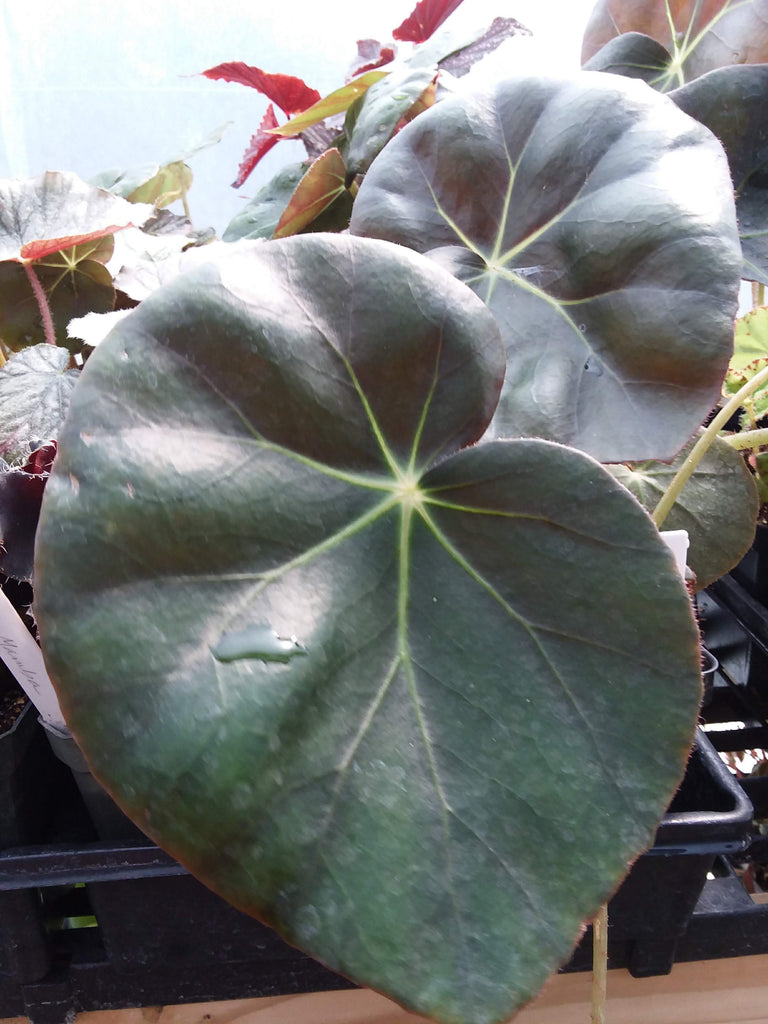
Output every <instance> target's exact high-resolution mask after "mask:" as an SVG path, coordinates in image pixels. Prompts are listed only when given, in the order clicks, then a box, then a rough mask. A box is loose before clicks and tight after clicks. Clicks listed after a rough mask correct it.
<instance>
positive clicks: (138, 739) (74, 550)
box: [35, 235, 700, 1024]
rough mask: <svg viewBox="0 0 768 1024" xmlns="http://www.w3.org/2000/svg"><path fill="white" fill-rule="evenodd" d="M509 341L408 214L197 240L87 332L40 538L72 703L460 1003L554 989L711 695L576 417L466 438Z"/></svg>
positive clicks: (286, 894)
mask: <svg viewBox="0 0 768 1024" xmlns="http://www.w3.org/2000/svg"><path fill="white" fill-rule="evenodd" d="M502 376H503V349H502V346H501V344H500V341H499V337H498V332H497V328H496V326H495V324H494V322H493V319H492V317H491V316H490V314H489V313H488V311H487V309H485V307H484V306H483V304H482V303H481V302H479V301H478V300H477V299H476V298H475V297H474V296H473V295H472V293H471V292H470V291H468V290H467V289H466V288H465V287H464V286H463V285H462V284H460V283H459V282H458V281H456V280H455V279H453V278H452V277H451V276H450V275H448V274H446V273H444V271H442V270H441V269H440V268H439V267H437V266H435V265H434V264H433V263H431V262H430V261H428V260H424V259H423V258H422V257H420V256H418V255H417V254H415V253H411V252H409V251H408V250H406V249H404V248H402V247H398V246H391V245H389V244H387V243H385V242H380V241H375V240H368V239H359V238H354V237H349V236H331V235H305V236H295V237H292V238H288V239H283V240H279V241H272V242H264V243H259V244H255V245H254V246H253V247H252V249H251V250H250V251H249V252H247V253H241V254H240V255H238V254H235V255H234V256H229V257H226V258H224V259H223V260H222V261H221V262H219V263H218V264H211V265H208V266H206V267H202V268H196V269H195V270H193V271H190V273H189V274H186V275H184V276H182V277H180V278H179V279H177V280H176V281H175V282H174V283H172V284H171V285H169V286H167V287H165V288H162V289H160V290H159V291H157V292H156V293H154V294H153V295H151V296H149V298H147V299H146V300H145V301H144V302H143V303H142V304H141V305H140V306H139V307H138V308H137V309H136V310H134V311H133V312H132V313H131V314H130V315H129V316H128V317H126V319H125V320H124V321H122V323H121V324H120V325H119V326H118V327H116V328H115V330H114V331H113V332H112V334H111V335H110V336H109V337H108V338H107V339H106V340H105V341H104V343H103V344H102V345H100V346H99V348H97V349H96V351H95V352H94V354H93V356H92V357H91V358H90V360H89V361H88V364H87V365H86V367H85V369H84V371H83V374H82V377H81V380H80V382H79V384H78V387H77V388H76V391H75V395H74V398H73V404H72V408H71V410H70V415H69V417H68V420H67V425H66V427H65V430H64V432H63V436H62V438H61V439H60V449H59V455H58V458H57V460H56V464H55V469H54V473H53V475H52V477H51V479H50V480H49V483H48V487H47V493H46V498H45V503H44V509H43V513H42V517H41V525H40V530H39V533H38V547H37V564H36V570H35V571H36V581H37V585H36V595H37V598H36V611H37V616H38V620H39V624H40V629H41V634H42V638H43V645H44V652H45V657H46V662H47V665H48V667H49V670H50V672H51V674H52V676H53V678H54V680H55V682H56V685H57V688H58V690H59V693H60V696H61V700H62V704H63V706H64V708H65V714H66V715H67V719H68V722H69V724H70V726H71V728H72V729H73V732H74V733H75V735H76V737H77V739H78V742H80V743H81V744H82V746H83V748H84V750H85V752H86V754H87V756H88V758H89V760H90V762H91V765H92V767H93V769H94V771H95V773H96V774H97V776H98V777H99V778H100V779H101V780H102V781H103V782H104V783H105V784H106V785H107V786H108V787H109V789H110V790H111V791H112V792H113V793H114V794H115V796H116V798H117V799H118V801H119V803H120V804H121V805H122V806H123V807H124V808H125V809H126V810H127V811H128V812H129V813H130V814H131V815H132V816H133V817H134V818H135V820H136V821H137V822H138V823H139V824H140V825H141V827H142V828H144V829H146V830H147V831H148V832H149V833H150V834H151V835H152V836H154V837H155V838H156V839H157V840H158V841H159V842H160V843H161V844H162V845H163V846H165V847H166V848H167V849H169V850H170V851H171V852H172V853H173V854H174V855H175V856H177V857H179V858H180V859H181V860H182V861H183V862H184V863H185V864H187V865H188V866H189V867H190V869H191V870H192V871H193V872H194V873H195V874H196V875H198V876H199V877H201V878H202V879H203V880H204V881H205V882H206V883H208V884H209V885H211V886H212V887H213V888H214V889H216V890H217V891H218V892H220V893H221V894H222V895H224V896H225V897H226V898H227V899H229V900H231V901H232V902H233V903H235V904H236V905H237V906H239V907H241V908H243V909H244V910H246V911H248V912H250V913H253V914H255V915H256V916H259V917H260V918H262V919H263V920H265V921H267V922H268V923H270V924H272V925H274V926H276V927H277V928H278V929H279V930H280V931H281V932H282V933H283V934H284V935H285V936H286V937H287V938H288V940H289V941H291V942H293V943H295V944H298V945H300V946H302V947H303V948H305V949H306V950H307V951H309V952H310V953H311V954H313V955H315V956H317V957H319V958H320V959H322V960H323V961H324V962H326V963H327V964H329V965H330V966H331V967H332V968H334V969H335V970H338V971H341V972H343V973H345V974H347V975H349V976H350V977H351V978H353V979H355V980H356V981H358V982H359V983H361V984H366V985H373V986H374V987H376V988H379V989H381V990H383V991H385V992H387V993H388V994H390V995H392V996H393V997H395V998H396V999H398V1000H400V1001H401V1002H403V1003H404V1004H406V1005H407V1006H410V1007H412V1008H414V1009H415V1010H416V1011H418V1012H420V1013H429V1014H434V1015H435V1016H436V1017H438V1018H439V1019H440V1020H443V1021H446V1022H464V1024H486V1022H492V1021H501V1020H504V1019H506V1018H507V1017H508V1016H509V1015H510V1013H511V1012H512V1011H513V1010H514V1008H515V1007H517V1006H519V1005H520V1004H522V1003H524V1002H525V1001H526V1000H527V999H529V998H530V997H531V996H532V995H533V994H534V993H535V991H536V990H537V989H538V988H539V986H540V985H541V984H542V983H543V981H544V980H545V978H546V976H547V974H548V973H549V972H550V971H551V970H552V969H553V968H554V967H555V966H556V965H557V964H558V963H559V962H561V961H562V960H563V959H565V958H566V957H567V955H568V953H569V950H570V948H571V945H572V943H573V942H574V941H575V939H576V938H577V936H578V934H579V930H580V925H581V922H582V921H583V920H584V919H585V918H587V917H589V916H590V915H591V914H592V913H594V911H595V910H596V908H597V907H598V905H599V904H600V903H601V902H602V901H603V900H605V899H606V897H607V896H608V895H609V894H610V892H611V891H612V890H613V889H614V888H615V887H616V885H617V884H618V882H619V880H620V878H621V877H622V875H623V874H624V872H625V871H626V869H627V866H628V865H629V864H630V863H631V862H632V860H633V859H634V858H635V857H636V856H637V855H638V853H639V852H640V851H641V850H642V849H643V848H644V847H645V846H646V845H647V844H648V843H649V841H650V840H651V839H652V836H653V832H654V827H655V825H656V822H657V821H658V819H659V817H660V815H661V814H662V812H663V811H664V809H665V805H666V803H667V801H668V800H669V797H670V795H671V793H672V791H673V789H674V787H675V785H676V783H677V780H678V779H679V777H680V775H681V773H682V769H683V766H684V762H685V760H686V754H687V749H688V744H689V743H690V740H691V737H692V733H693V726H694V722H695V718H696V713H697V707H698V701H699V696H700V678H699V670H698V639H697V632H696V629H695V625H694V622H693V619H692V615H691V610H690V605H689V602H688V600H687V597H686V594H685V591H684V588H683V586H682V582H681V581H680V579H679V577H678V575H677V573H676V571H675V569H674V564H673V561H672V559H671V556H670V555H669V553H668V551H667V550H666V548H665V546H664V545H663V544H662V542H661V541H660V539H659V537H658V534H657V533H656V531H655V529H654V528H653V526H652V525H651V523H650V520H649V519H648V517H647V515H646V513H645V512H644V511H642V509H641V508H640V506H639V505H638V504H637V503H636V502H635V500H634V498H632V497H631V496H630V495H629V494H628V493H627V492H626V490H625V489H624V488H623V487H621V486H620V485H619V484H617V483H616V481H615V480H614V479H613V478H612V477H611V476H610V474H608V473H607V472H606V471H605V470H604V469H602V467H600V466H599V465H597V464H596V463H595V462H594V461H593V460H591V459H589V458H588V457H586V456H584V455H582V454H580V453H578V452H575V451H572V450H569V449H567V448H564V447H562V446H559V445H555V444H551V443H549V442H546V441H540V440H519V441H508V442H496V443H490V444H482V445H479V446H474V447H473V446H472V442H473V441H474V440H475V439H477V438H478V437H480V436H481V435H482V434H483V432H484V430H485V429H486V426H487V423H488V421H489V419H490V417H491V415H492V412H493V408H494V405H495V402H496V400H497V396H498V393H499V388H500V385H501V379H502ZM564 495H565V498H564V497H563V496H564Z"/></svg>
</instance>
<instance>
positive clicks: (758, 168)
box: [670, 65, 768, 284]
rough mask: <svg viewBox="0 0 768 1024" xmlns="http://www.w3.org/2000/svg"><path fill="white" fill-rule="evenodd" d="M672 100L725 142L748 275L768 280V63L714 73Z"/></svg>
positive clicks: (678, 93) (674, 94)
mask: <svg viewBox="0 0 768 1024" xmlns="http://www.w3.org/2000/svg"><path fill="white" fill-rule="evenodd" d="M670 98H671V99H673V100H674V101H675V103H676V104H677V105H678V106H679V107H680V109H681V110H684V111H685V112H686V113H687V114H690V115H691V117H695V118H696V120H697V121H700V122H701V123H702V124H703V125H706V127H707V128H709V130H710V131H711V132H714V134H715V135H716V136H717V137H718V139H719V140H720V142H721V143H722V144H723V147H724V149H725V152H726V154H727V156H728V164H729V166H730V169H731V177H732V178H733V185H734V189H735V190H736V212H737V214H738V219H739V235H740V238H741V247H742V250H743V252H744V269H743V272H742V273H743V276H744V278H745V279H746V280H748V281H761V282H762V283H763V284H768V120H766V109H768V65H762V66H759V67H758V66H752V65H750V66H746V67H729V68H722V69H720V70H719V71H711V72H710V73H709V74H708V75H704V77H703V78H697V79H696V81H695V82H691V83H690V84H689V85H686V86H684V87H683V88H682V89H676V90H675V91H674V92H673V93H670Z"/></svg>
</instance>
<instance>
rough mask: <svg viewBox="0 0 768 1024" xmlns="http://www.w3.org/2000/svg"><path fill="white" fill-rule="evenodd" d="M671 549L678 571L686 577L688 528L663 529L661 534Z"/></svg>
mask: <svg viewBox="0 0 768 1024" xmlns="http://www.w3.org/2000/svg"><path fill="white" fill-rule="evenodd" d="M659 536H660V537H661V539H662V540H663V541H664V543H665V544H666V545H667V547H668V548H669V550H670V551H671V552H672V554H673V555H674V556H675V561H676V562H677V571H678V572H679V573H680V575H681V576H682V577H683V579H685V563H686V560H687V558H688V545H689V543H690V542H689V540H688V531H687V530H662V531H661V532H660V534H659Z"/></svg>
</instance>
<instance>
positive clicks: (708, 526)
mask: <svg viewBox="0 0 768 1024" xmlns="http://www.w3.org/2000/svg"><path fill="white" fill-rule="evenodd" d="M697 439H698V436H697V437H696V438H694V440H693V441H691V442H690V443H689V444H687V445H686V446H685V448H683V450H682V451H681V452H680V454H679V455H678V456H677V458H676V459H674V461H673V462H671V463H664V462H646V463H637V464H635V465H631V466H611V472H612V473H613V474H614V476H615V477H616V479H617V480H620V481H621V483H622V484H624V486H625V487H626V488H627V490H629V491H631V493H632V494H634V495H635V497H636V498H637V500H638V501H639V502H640V503H641V504H642V505H643V506H644V507H645V508H646V509H648V511H649V512H653V510H654V509H655V508H656V505H657V504H658V503H659V499H660V498H661V496H662V495H663V494H664V492H665V491H666V489H667V487H668V486H669V484H670V483H671V482H672V478H673V477H674V475H675V473H677V471H678V469H679V468H680V466H681V465H682V464H683V462H684V460H685V459H686V458H687V457H688V455H689V454H690V452H691V448H692V447H693V444H694V442H695V441H696V440H697ZM757 512H758V500H757V491H756V489H755V482H754V478H753V476H752V474H751V473H750V472H749V470H748V469H747V466H746V464H745V462H744V457H743V454H742V453H741V452H737V451H735V450H734V449H733V448H732V447H731V446H730V445H729V444H728V443H727V442H726V441H724V440H722V438H715V440H714V442H713V443H712V446H711V447H710V448H709V450H708V451H707V453H706V455H705V456H704V458H703V459H702V460H701V462H700V463H699V465H698V467H697V468H696V471H695V472H694V474H693V476H692V477H691V478H690V480H688V482H687V483H686V485H685V487H683V490H682V492H681V494H680V497H679V498H678V499H677V501H676V502H675V504H674V505H673V506H672V509H671V510H670V512H669V515H668V516H667V518H666V519H665V520H664V529H665V530H687V531H688V539H689V541H690V548H689V549H688V565H689V566H690V568H691V569H692V570H693V572H694V573H695V575H696V588H697V589H698V590H701V589H703V588H704V587H708V586H709V584H710V583H713V582H714V581H715V580H718V579H720V577H721V576H724V575H725V574H726V573H727V572H729V571H730V570H731V569H732V568H733V567H734V565H736V564H737V563H738V562H740V561H741V559H742V558H743V556H744V555H745V554H746V552H747V551H748V550H749V547H750V545H751V543H752V541H753V540H754V536H755V522H756V519H757Z"/></svg>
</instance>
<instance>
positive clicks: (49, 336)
mask: <svg viewBox="0 0 768 1024" xmlns="http://www.w3.org/2000/svg"><path fill="white" fill-rule="evenodd" d="M22 266H23V267H24V271H25V273H26V275H27V277H28V278H29V283H30V285H31V286H32V291H33V292H34V295H35V299H36V300H37V307H38V309H39V310H40V316H41V317H42V318H43V331H44V332H45V340H46V343H47V344H48V345H55V344H56V330H55V328H54V326H53V317H52V316H51V307H50V306H49V305H48V296H47V295H46V294H45V290H44V288H43V286H42V285H41V284H40V279H39V278H38V276H37V274H36V273H35V268H34V267H33V266H32V264H31V263H28V262H27V261H26V260H24V261H23V262H22Z"/></svg>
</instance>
